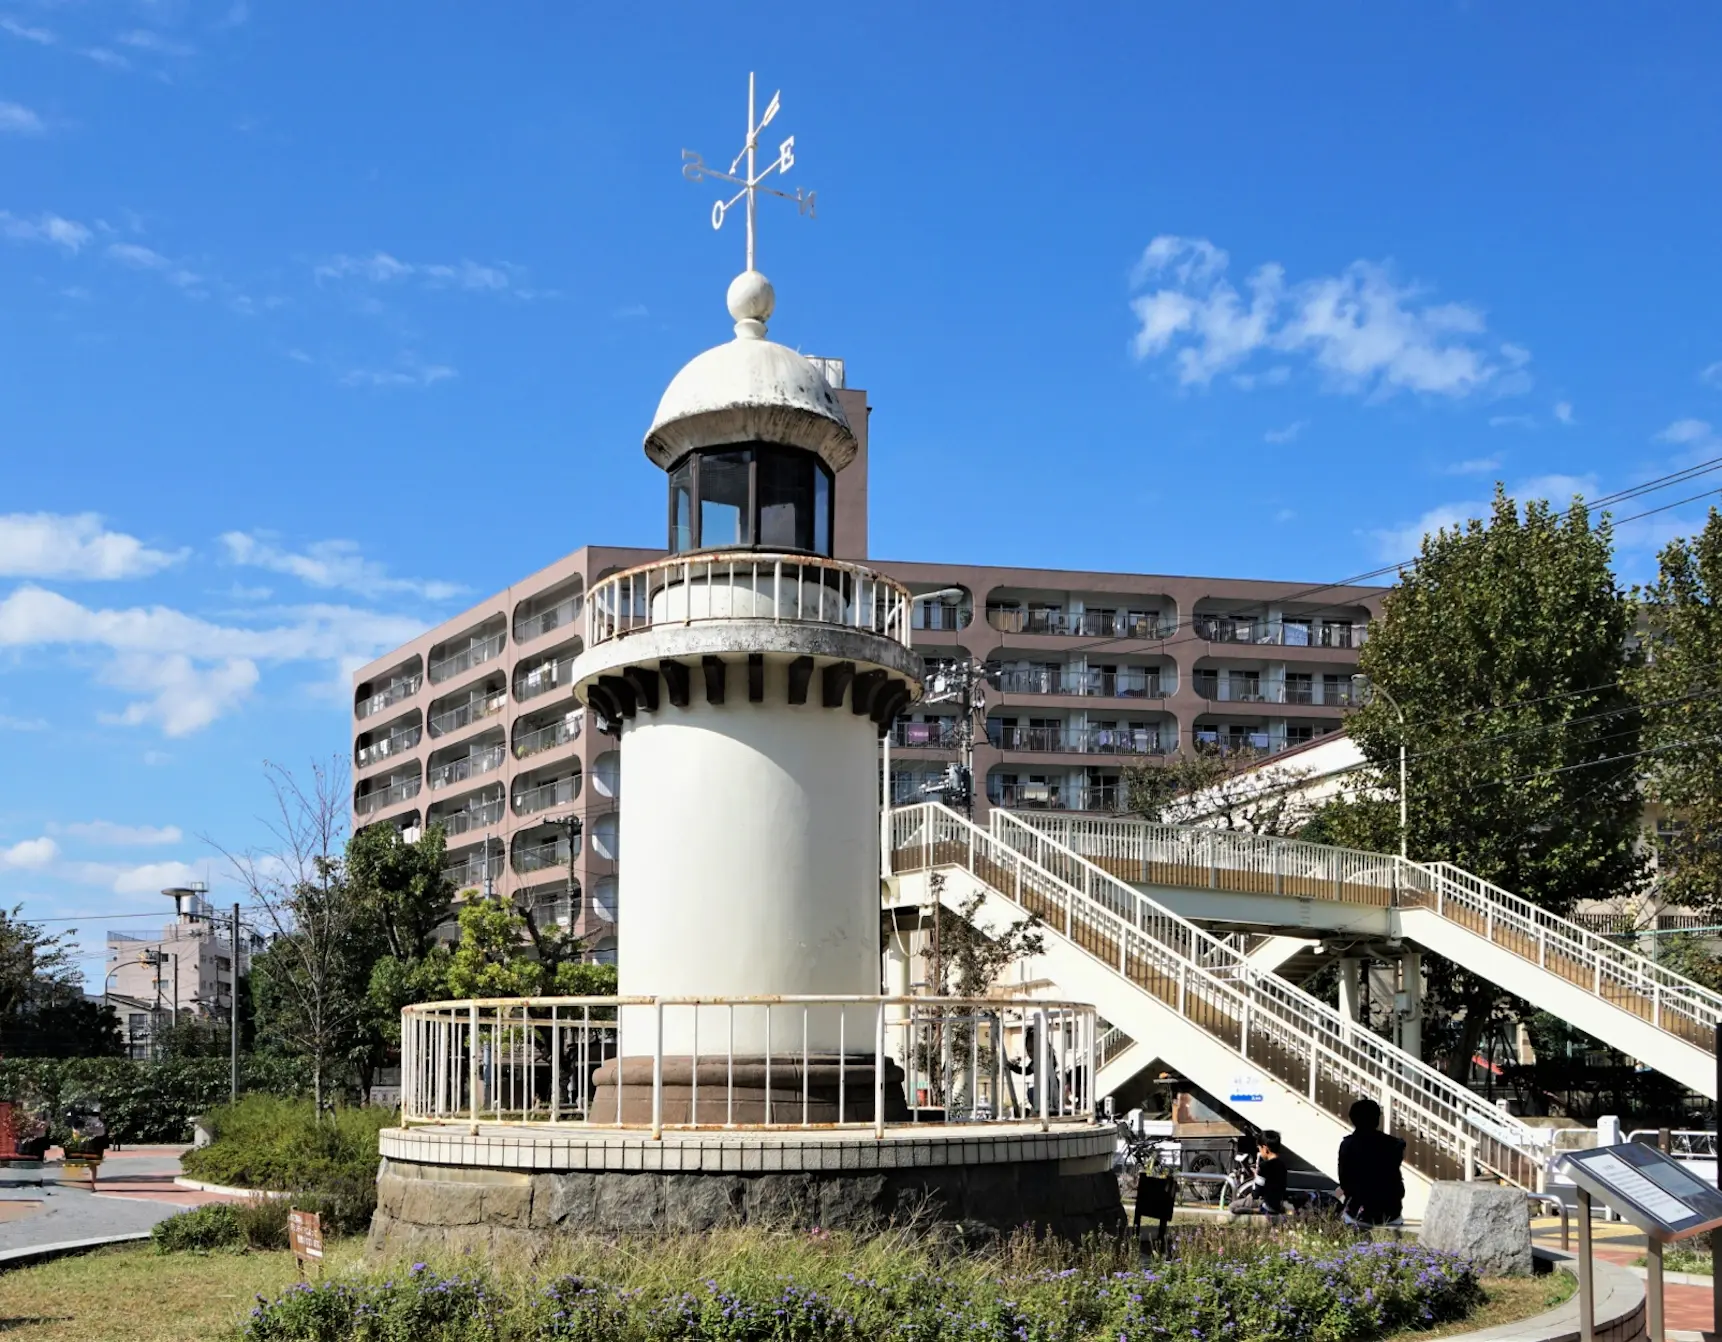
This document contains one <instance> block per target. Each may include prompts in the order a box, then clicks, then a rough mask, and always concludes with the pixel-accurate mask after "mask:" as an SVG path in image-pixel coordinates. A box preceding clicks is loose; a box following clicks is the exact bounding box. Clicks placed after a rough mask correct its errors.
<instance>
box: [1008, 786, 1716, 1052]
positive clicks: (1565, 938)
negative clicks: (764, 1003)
mask: <svg viewBox="0 0 1722 1342" xmlns="http://www.w3.org/2000/svg"><path fill="white" fill-rule="evenodd" d="M993 817H994V819H993V821H992V823H993V826H994V829H995V831H997V830H998V829H999V827H1000V826H1004V825H1012V826H1017V827H1023V828H1027V829H1030V830H1033V831H1034V832H1036V833H1039V834H1042V835H1045V836H1046V837H1047V838H1049V839H1050V840H1052V841H1053V842H1054V843H1055V844H1057V845H1058V846H1059V847H1061V848H1064V849H1067V850H1070V851H1072V852H1074V853H1077V854H1080V855H1081V856H1082V857H1083V858H1085V859H1086V860H1087V861H1088V862H1090V863H1092V864H1093V865H1094V866H1096V867H1099V868H1101V869H1103V870H1104V871H1105V872H1107V873H1109V874H1110V875H1112V876H1114V877H1117V878H1120V879H1121V880H1122V881H1124V882H1128V883H1130V884H1132V885H1164V886H1171V887H1178V888H1196V889H1201V888H1208V889H1217V890H1225V891H1230V892H1234V893H1245V894H1276V895H1293V896H1297V897H1301V898H1307V899H1323V900H1335V901H1339V902H1341V903H1348V904H1366V905H1373V906H1377V907H1381V908H1402V909H1427V910H1429V911H1431V912H1434V913H1436V914H1437V915H1439V916H1440V917H1443V918H1446V919H1450V920H1452V921H1453V922H1455V923H1457V924H1459V925H1460V926H1462V927H1464V928H1465V929H1467V930H1469V931H1471V932H1474V933H1476V934H1477V935H1479V936H1481V937H1483V938H1484V939H1485V940H1486V941H1489V942H1490V943H1492V944H1494V945H1496V946H1500V947H1502V948H1503V949H1506V950H1509V951H1511V952H1513V953H1514V954H1515V955H1517V956H1519V957H1520V958H1521V959H1523V960H1526V961H1528V962H1530V963H1532V964H1535V965H1536V966H1537V967H1538V968H1540V969H1544V970H1547V971H1549V972H1550V973H1553V974H1556V975H1558V976H1559V977H1561V978H1562V979H1565V980H1566V981H1567V982H1569V983H1572V984H1574V985H1576V986H1578V987H1580V988H1584V989H1586V990H1587V991H1589V992H1591V993H1593V994H1595V995H1596V996H1597V997H1598V998H1600V999H1601V1000H1603V1001H1605V1002H1608V1003H1610V1004H1612V1005H1614V1006H1617V1007H1619V1008H1621V1009H1622V1010H1624V1011H1627V1012H1630V1013H1631V1014H1632V1015H1635V1016H1637V1017H1639V1018H1640V1019H1641V1020H1644V1021H1647V1022H1649V1023H1650V1024H1652V1025H1654V1026H1656V1027H1657V1028H1659V1029H1662V1030H1666V1031H1668V1032H1669V1033H1670V1034H1672V1035H1674V1036H1676V1037H1677V1038H1678V1039H1680V1040H1683V1041H1684V1042H1686V1043H1688V1044H1691V1045H1693V1046H1694V1047H1697V1048H1702V1049H1704V1050H1706V1051H1708V1050H1710V1049H1711V1048H1712V1047H1713V1046H1714V1042H1715V1038H1716V1027H1717V1023H1718V1022H1719V1021H1722V994H1719V993H1716V992H1713V991H1711V990H1710V989H1708V988H1705V987H1703V986H1701V985H1700V984H1697V983H1694V982H1693V981H1692V980H1691V979H1688V978H1686V977H1684V976H1682V975H1680V974H1677V973H1675V972H1674V971H1673V970H1671V969H1668V968H1666V967H1665V966H1663V965H1660V964H1658V963H1656V962H1655V961H1654V960H1650V959H1647V958H1646V957H1645V956H1642V955H1638V954H1636V953H1635V952H1633V951H1631V950H1629V949H1627V948H1626V947H1625V946H1622V945H1620V944H1619V943H1618V942H1615V941H1611V940H1609V939H1608V938H1606V937H1602V936H1598V935H1597V934H1596V933H1594V932H1592V931H1590V930H1589V929H1587V928H1584V927H1581V926H1580V925H1579V924H1577V923H1575V922H1572V921H1570V920H1568V919H1566V918H1562V917H1560V916H1559V915H1557V914H1553V913H1550V912H1549V911H1548V910H1546V909H1542V908H1539V907H1537V906H1536V905H1535V904H1532V903H1531V902H1530V901H1529V900H1527V899H1524V898H1522V897H1521V896H1519V895H1515V894H1513V893H1512V892H1510V891H1507V890H1503V889H1501V888H1500V887H1499V886H1496V885H1491V884H1490V883H1489V882H1487V881H1485V880H1483V879H1482V878H1481V877H1478V876H1474V875H1472V874H1471V873H1470V872H1468V871H1465V870H1463V869H1462V868H1460V867H1455V866H1453V865H1452V864H1451V863H1447V862H1430V863H1419V862H1411V861H1407V860H1405V859H1404V858H1400V857H1397V856H1388V855H1386V854H1382V853H1367V852H1360V851H1357V850H1354V849H1349V848H1331V847H1328V846H1326V845H1324V844H1315V843H1303V842H1300V841H1298V840H1295V839H1277V838H1269V837H1266V836H1263V835H1258V834H1244V833H1240V832H1237V831H1232V830H1215V829H1205V828H1202V827H1200V826H1189V825H1160V824H1154V823H1152V822H1150V821H1145V820H1126V819H1112V820H1108V819H1101V818H1088V819H1084V818H1078V817H1073V816H1058V815H1038V814H1035V815H1030V814H1023V815H1014V814H1013V815H1010V816H1008V817H1005V816H1002V813H1001V812H999V811H994V812H993Z"/></svg>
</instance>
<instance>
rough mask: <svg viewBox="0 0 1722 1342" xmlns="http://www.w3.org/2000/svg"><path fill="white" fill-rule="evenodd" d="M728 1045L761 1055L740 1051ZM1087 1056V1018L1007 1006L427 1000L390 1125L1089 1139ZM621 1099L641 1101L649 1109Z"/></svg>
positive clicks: (419, 1011) (1056, 1007)
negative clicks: (947, 1130) (1063, 1129)
mask: <svg viewBox="0 0 1722 1342" xmlns="http://www.w3.org/2000/svg"><path fill="white" fill-rule="evenodd" d="M738 1038H740V1039H742V1040H763V1045H762V1046H759V1047H753V1046H751V1045H744V1046H743V1048H741V1049H738V1047H737V1044H736V1041H737V1039H738ZM1094 1041H1095V1015H1094V1008H1093V1007H1091V1006H1089V1005H1087V1004H1086V1003H1081V1002H1061V1001H1040V1000H1034V999H1025V998H1021V997H1013V998H964V997H864V996H829V997H811V996H809V997H800V996H790V997H533V998H495V999H483V1000H474V1001H461V1002H430V1003H425V1004H422V1005H417V1006H409V1007H406V1008H404V1009H403V1010H402V1011H401V1121H402V1122H403V1123H404V1124H412V1123H451V1122H453V1123H496V1124H508V1125H524V1124H544V1123H582V1124H585V1125H589V1126H601V1127H604V1128H621V1129H633V1130H642V1131H649V1132H650V1134H651V1135H652V1136H653V1137H654V1138H655V1137H658V1136H660V1135H661V1134H662V1133H663V1132H665V1131H670V1130H697V1129H717V1130H723V1129H757V1128H762V1127H766V1128H791V1129H794V1128H808V1129H829V1128H833V1127H836V1128H854V1129H859V1130H863V1131H864V1130H867V1129H872V1131H873V1133H874V1135H875V1136H881V1137H882V1136H883V1135H884V1133H885V1131H886V1130H887V1129H888V1128H890V1129H897V1130H904V1129H908V1130H912V1129H914V1128H915V1127H917V1126H921V1125H926V1124H933V1123H939V1124H945V1123H964V1124H968V1123H975V1124H988V1123H991V1124H1000V1123H1011V1124H1030V1125H1033V1126H1036V1127H1038V1128H1041V1129H1046V1128H1048V1127H1049V1126H1050V1125H1051V1124H1053V1123H1055V1122H1056V1123H1060V1124H1092V1123H1093V1122H1094V1120H1095V1106H1094V1085H1093V1078H1094ZM605 1064H610V1065H611V1066H610V1071H609V1075H608V1080H607V1081H606V1080H605V1079H604V1078H602V1077H600V1076H599V1075H598V1073H599V1069H600V1068H601V1067H603V1066H604V1065H605ZM618 1073H619V1074H620V1075H621V1077H622V1079H623V1081H624V1083H625V1084H624V1085H615V1084H614V1081H615V1078H616V1076H617V1074H618ZM605 1089H607V1090H608V1091H610V1092H611V1093H610V1094H601V1093H600V1092H601V1091H603V1090H605ZM626 1090H634V1092H635V1094H636V1095H639V1094H640V1093H642V1092H645V1093H649V1095H650V1103H649V1106H641V1105H639V1103H638V1100H637V1099H636V1100H634V1101H633V1102H629V1101H628V1099H627V1096H626V1094H625V1091H626ZM667 1090H668V1091H671V1093H670V1094H666V1091H667ZM612 1106H613V1107H612Z"/></svg>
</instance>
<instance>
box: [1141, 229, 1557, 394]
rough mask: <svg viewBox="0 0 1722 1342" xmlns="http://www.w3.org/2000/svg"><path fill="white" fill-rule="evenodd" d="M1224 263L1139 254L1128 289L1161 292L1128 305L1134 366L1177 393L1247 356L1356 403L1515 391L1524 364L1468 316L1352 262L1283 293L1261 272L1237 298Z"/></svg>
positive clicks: (1204, 243)
mask: <svg viewBox="0 0 1722 1342" xmlns="http://www.w3.org/2000/svg"><path fill="white" fill-rule="evenodd" d="M1229 262H1230V258H1229V257H1228V256H1227V255H1226V253H1225V252H1224V251H1222V250H1221V249H1220V248H1218V247H1215V246H1214V245H1213V244H1212V243H1211V242H1209V241H1208V240H1207V239H1205V238H1180V237H1170V236H1163V237H1158V238H1155V239H1154V241H1153V242H1151V243H1149V244H1148V247H1147V249H1146V250H1145V251H1144V252H1143V254H1142V259H1141V260H1140V261H1139V262H1138V263H1137V265H1136V268H1135V270H1134V272H1133V273H1132V275H1131V281H1132V288H1133V289H1143V288H1146V287H1148V286H1149V285H1150V284H1159V285H1161V286H1162V287H1160V288H1157V289H1154V290H1153V291H1152V292H1148V293H1142V294H1139V295H1138V296H1137V297H1136V298H1134V299H1132V300H1131V309H1132V311H1133V312H1134V313H1135V316H1136V320H1137V322H1138V330H1137V332H1136V335H1135V336H1134V338H1133V340H1132V350H1133V352H1134V354H1135V356H1136V358H1137V359H1139V360H1148V359H1153V358H1159V357H1161V356H1164V355H1170V356H1171V357H1172V359H1173V362H1174V363H1175V365H1176V367H1177V371H1178V379H1179V381H1180V382H1182V383H1183V384H1185V385H1186V386H1190V385H1197V386H1206V385H1207V384H1208V383H1210V382H1211V381H1212V380H1213V378H1214V377H1215V375H1216V374H1218V373H1221V372H1225V371H1228V370H1231V369H1236V368H1239V367H1240V366H1241V365H1243V364H1245V363H1246V362H1247V361H1248V360H1249V359H1250V358H1251V357H1252V356H1254V355H1256V354H1257V353H1279V354H1302V355H1305V356H1307V357H1308V358H1309V359H1310V361H1311V362H1312V363H1313V364H1314V366H1315V367H1316V368H1317V369H1318V370H1319V371H1320V372H1322V373H1323V374H1324V375H1325V376H1326V378H1327V379H1328V381H1329V383H1330V384H1331V385H1333V386H1334V387H1336V388H1338V389H1340V390H1344V391H1350V392H1356V393H1360V394H1365V395H1375V396H1388V395H1392V394H1393V393H1395V392H1398V391H1415V392H1422V393H1427V394H1430V395H1440V396H1450V397H1455V398H1458V397H1464V396H1469V395H1471V394H1472V393H1475V392H1478V391H1481V390H1483V389H1485V388H1487V389H1490V390H1495V391H1507V390H1519V389H1522V387H1523V385H1525V378H1526V375H1525V374H1524V373H1523V372H1522V370H1523V368H1524V366H1525V364H1526V363H1527V362H1528V361H1529V358H1530V356H1529V353H1528V352H1527V351H1526V350H1524V349H1523V348H1522V347H1519V346H1516V345H1511V344H1498V345H1495V346H1494V347H1493V348H1491V347H1490V344H1489V342H1488V340H1487V339H1486V329H1487V328H1486V324H1485V322H1484V319H1483V314H1482V313H1481V312H1480V311H1479V310H1478V309H1476V308H1475V307H1472V306H1469V305H1466V304H1462V303H1431V302H1427V301H1425V291H1424V290H1423V289H1422V288H1420V287H1418V286H1415V285H1401V284H1399V283H1397V282H1396V281H1395V280H1394V278H1393V276H1392V275H1391V273H1390V272H1389V270H1388V268H1387V267H1386V266H1384V265H1380V264H1377V263H1375V262H1370V261H1357V262H1354V263H1352V264H1351V265H1350V266H1348V267H1346V269H1345V271H1344V272H1343V273H1342V274H1339V275H1332V276H1321V277H1318V278H1316V279H1313V280H1307V281H1304V282H1301V283H1298V284H1288V283H1287V281H1286V275H1285V270H1284V268H1283V267H1282V266H1280V265H1278V264H1274V263H1269V264H1267V265H1263V266H1261V267H1259V268H1257V269H1256V271H1255V272H1254V273H1253V274H1251V275H1250V276H1249V278H1248V279H1247V280H1245V282H1244V288H1245V290H1246V291H1247V296H1246V294H1244V293H1240V292H1239V290H1238V289H1237V288H1236V287H1235V286H1234V285H1233V284H1232V283H1231V281H1230V280H1228V279H1227V278H1226V277H1225V272H1226V269H1227V267H1228V265H1229ZM1242 376H1245V377H1248V376H1250V374H1248V373H1245V374H1242Z"/></svg>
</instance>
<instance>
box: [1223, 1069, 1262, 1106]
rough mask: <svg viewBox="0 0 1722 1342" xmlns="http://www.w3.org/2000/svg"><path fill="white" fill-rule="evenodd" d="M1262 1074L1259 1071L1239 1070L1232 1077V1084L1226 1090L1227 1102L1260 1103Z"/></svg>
mask: <svg viewBox="0 0 1722 1342" xmlns="http://www.w3.org/2000/svg"><path fill="white" fill-rule="evenodd" d="M1262 1091H1263V1085H1262V1074H1261V1073H1260V1072H1239V1073H1238V1074H1237V1075H1236V1076H1234V1077H1233V1078H1232V1084H1231V1085H1230V1086H1229V1087H1228V1088H1227V1091H1226V1102H1227V1103H1228V1104H1260V1103H1261V1102H1262Z"/></svg>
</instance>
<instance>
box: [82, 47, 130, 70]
mask: <svg viewBox="0 0 1722 1342" xmlns="http://www.w3.org/2000/svg"><path fill="white" fill-rule="evenodd" d="M78 54H79V55H80V56H85V57H87V58H89V59H90V60H92V61H94V62H95V63H96V64H97V65H105V66H107V67H108V68H109V69H110V70H129V69H131V68H132V63H131V62H130V61H128V60H127V59H126V58H125V57H124V56H122V55H120V53H119V52H117V51H111V50H109V49H108V48H107V47H85V48H84V49H83V50H82V51H80V52H79V53H78Z"/></svg>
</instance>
